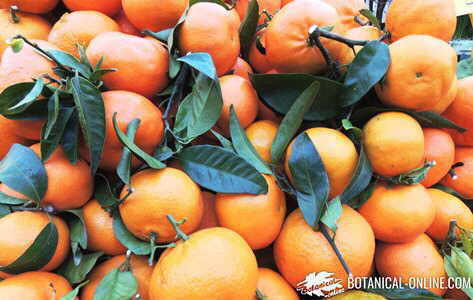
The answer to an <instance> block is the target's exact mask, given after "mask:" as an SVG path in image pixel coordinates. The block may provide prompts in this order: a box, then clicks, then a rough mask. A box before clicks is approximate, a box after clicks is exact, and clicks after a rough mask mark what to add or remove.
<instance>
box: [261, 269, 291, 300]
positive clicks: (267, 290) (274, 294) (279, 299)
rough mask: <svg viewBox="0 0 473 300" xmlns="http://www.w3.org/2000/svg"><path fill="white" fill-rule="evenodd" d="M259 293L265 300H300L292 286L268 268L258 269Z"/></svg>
mask: <svg viewBox="0 0 473 300" xmlns="http://www.w3.org/2000/svg"><path fill="white" fill-rule="evenodd" d="M258 291H259V292H260V293H261V294H262V295H263V297H266V298H265V299H274V300H299V296H297V293H296V292H295V291H294V289H293V288H292V287H291V285H289V283H288V282H287V281H286V280H285V279H284V278H283V277H282V276H281V275H279V273H277V272H274V271H273V270H271V269H268V268H259V269H258ZM254 299H255V300H256V297H255V298H254Z"/></svg>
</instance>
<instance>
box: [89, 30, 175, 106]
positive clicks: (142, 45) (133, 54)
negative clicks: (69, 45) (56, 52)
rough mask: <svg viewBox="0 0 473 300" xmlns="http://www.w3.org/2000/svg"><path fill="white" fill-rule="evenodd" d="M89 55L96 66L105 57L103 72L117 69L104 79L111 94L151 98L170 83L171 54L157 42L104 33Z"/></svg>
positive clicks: (97, 39)
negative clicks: (119, 93)
mask: <svg viewBox="0 0 473 300" xmlns="http://www.w3.org/2000/svg"><path fill="white" fill-rule="evenodd" d="M86 53H87V58H88V59H89V61H90V63H91V64H92V65H93V66H94V65H96V64H97V63H98V62H99V61H100V60H101V59H102V57H103V58H104V59H103V63H102V68H104V69H117V71H116V72H110V73H108V74H105V75H104V76H103V77H102V80H103V82H104V83H105V86H106V87H107V88H108V89H110V90H126V91H130V92H135V93H138V94H140V95H143V96H145V97H148V98H151V97H152V96H153V95H155V94H157V93H159V92H161V91H162V90H163V89H164V88H165V87H167V85H168V83H169V78H168V68H169V55H168V51H167V50H166V48H164V46H163V45H162V44H161V43H159V42H158V41H156V40H153V39H145V38H142V37H137V36H134V35H129V34H124V33H121V32H105V33H102V34H99V35H98V36H96V37H95V38H94V39H93V40H92V41H91V42H90V44H89V47H87V52H86ZM132 78H139V79H140V80H131V79H132Z"/></svg>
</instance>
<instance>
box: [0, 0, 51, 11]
mask: <svg viewBox="0 0 473 300" xmlns="http://www.w3.org/2000/svg"><path fill="white" fill-rule="evenodd" d="M58 2H59V0H35V1H31V0H2V2H0V8H10V6H12V5H16V6H18V8H20V10H21V11H23V12H27V13H32V14H44V13H47V12H49V11H51V10H53V8H54V7H55V6H56V5H57V3H58Z"/></svg>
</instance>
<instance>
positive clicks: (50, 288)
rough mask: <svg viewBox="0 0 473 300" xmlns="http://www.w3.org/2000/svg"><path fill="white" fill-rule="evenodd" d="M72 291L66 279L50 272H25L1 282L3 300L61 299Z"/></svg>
mask: <svg viewBox="0 0 473 300" xmlns="http://www.w3.org/2000/svg"><path fill="white" fill-rule="evenodd" d="M70 291H72V287H71V285H70V284H69V282H68V281H67V280H66V279H65V278H64V277H62V276H60V275H58V274H54V273H49V272H39V271H33V272H25V273H22V274H19V275H16V276H12V277H10V278H8V279H6V280H3V281H1V282H0V298H1V299H21V300H51V299H61V298H62V297H64V296H66V295H67V294H68V293H69V292H70Z"/></svg>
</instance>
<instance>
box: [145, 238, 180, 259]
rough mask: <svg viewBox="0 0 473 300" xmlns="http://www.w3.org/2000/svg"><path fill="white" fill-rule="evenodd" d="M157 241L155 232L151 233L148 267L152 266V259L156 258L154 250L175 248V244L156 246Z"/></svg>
mask: <svg viewBox="0 0 473 300" xmlns="http://www.w3.org/2000/svg"><path fill="white" fill-rule="evenodd" d="M157 240H158V234H157V233H156V232H151V234H150V235H149V244H150V247H151V253H150V255H149V259H148V264H149V265H150V266H152V265H153V262H154V257H155V256H156V250H157V249H163V248H172V247H176V246H177V244H176V243H169V244H166V245H156V241H157Z"/></svg>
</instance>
